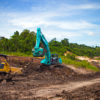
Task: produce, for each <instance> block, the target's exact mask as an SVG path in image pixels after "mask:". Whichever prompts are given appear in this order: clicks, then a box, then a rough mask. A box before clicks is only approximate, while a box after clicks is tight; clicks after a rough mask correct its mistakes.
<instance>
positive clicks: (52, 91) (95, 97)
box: [0, 56, 100, 100]
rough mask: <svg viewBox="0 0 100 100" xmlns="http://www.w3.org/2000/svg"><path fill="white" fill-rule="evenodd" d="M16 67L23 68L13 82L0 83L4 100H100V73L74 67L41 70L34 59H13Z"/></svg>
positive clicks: (0, 93)
mask: <svg viewBox="0 0 100 100" xmlns="http://www.w3.org/2000/svg"><path fill="white" fill-rule="evenodd" d="M9 59H10V62H9V63H10V64H11V65H12V66H16V67H21V68H23V74H22V75H16V76H15V77H14V78H13V81H11V82H8V83H6V84H4V83H0V100H99V99H100V72H91V71H89V72H87V71H85V70H83V71H84V72H82V69H75V68H73V66H66V65H64V64H62V65H61V66H55V67H50V68H49V67H43V66H42V67H40V60H41V59H37V58H31V57H13V56H11V57H9Z"/></svg>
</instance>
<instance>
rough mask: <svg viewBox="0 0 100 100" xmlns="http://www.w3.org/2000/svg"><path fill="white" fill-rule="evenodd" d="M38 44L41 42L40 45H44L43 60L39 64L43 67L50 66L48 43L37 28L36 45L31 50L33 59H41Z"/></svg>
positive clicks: (40, 50) (40, 49) (41, 50)
mask: <svg viewBox="0 0 100 100" xmlns="http://www.w3.org/2000/svg"><path fill="white" fill-rule="evenodd" d="M40 42H42V44H43V45H44V48H45V49H46V52H45V59H43V60H42V61H41V63H42V64H45V65H50V64H51V54H50V49H49V46H48V42H47V40H46V39H45V37H44V35H43V34H42V33H41V29H40V28H37V34H36V45H35V47H34V50H33V56H35V57H41V56H42V55H43V48H41V47H40Z"/></svg>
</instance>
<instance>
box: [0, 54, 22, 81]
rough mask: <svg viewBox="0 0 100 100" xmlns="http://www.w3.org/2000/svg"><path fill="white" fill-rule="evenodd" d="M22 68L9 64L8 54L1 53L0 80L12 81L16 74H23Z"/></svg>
mask: <svg viewBox="0 0 100 100" xmlns="http://www.w3.org/2000/svg"><path fill="white" fill-rule="evenodd" d="M21 73H22V72H21V68H17V67H11V66H10V65H9V64H8V56H7V55H4V54H0V81H3V80H6V81H11V80H12V78H13V77H14V75H15V74H21Z"/></svg>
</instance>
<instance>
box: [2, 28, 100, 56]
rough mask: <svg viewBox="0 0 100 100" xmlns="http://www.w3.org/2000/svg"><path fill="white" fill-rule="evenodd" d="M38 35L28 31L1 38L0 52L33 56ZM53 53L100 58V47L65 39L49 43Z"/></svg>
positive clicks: (53, 40)
mask: <svg viewBox="0 0 100 100" xmlns="http://www.w3.org/2000/svg"><path fill="white" fill-rule="evenodd" d="M35 42H36V33H35V32H33V31H29V30H27V29H25V30H23V31H22V32H21V33H19V32H18V31H16V32H14V35H12V36H11V37H10V38H9V39H8V38H5V37H1V38H0V52H2V51H3V52H4V51H6V52H22V53H27V54H31V53H32V48H33V47H34V46H35ZM49 47H50V50H51V52H55V53H58V54H60V55H64V53H65V52H66V51H70V52H72V53H74V54H76V55H79V56H89V57H94V56H100V47H99V46H96V47H91V46H86V45H84V44H81V45H79V44H77V43H69V41H68V39H67V38H65V39H63V40H61V41H57V40H56V38H54V39H52V40H51V41H50V42H49Z"/></svg>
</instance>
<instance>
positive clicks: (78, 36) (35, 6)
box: [0, 0, 100, 46]
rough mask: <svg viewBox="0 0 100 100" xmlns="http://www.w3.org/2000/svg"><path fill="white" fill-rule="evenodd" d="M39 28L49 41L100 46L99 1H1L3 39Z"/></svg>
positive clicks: (0, 28)
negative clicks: (67, 41)
mask: <svg viewBox="0 0 100 100" xmlns="http://www.w3.org/2000/svg"><path fill="white" fill-rule="evenodd" d="M37 27H40V28H41V31H42V33H43V34H44V35H45V37H46V39H47V40H48V41H50V40H51V39H53V38H57V40H58V41H61V40H62V39H64V38H68V39H69V42H72V43H78V44H85V45H89V46H100V0H0V36H4V37H7V38H10V37H11V36H12V35H13V34H14V32H15V31H19V32H22V31H23V30H24V29H29V30H30V31H35V32H36V30H37Z"/></svg>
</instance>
